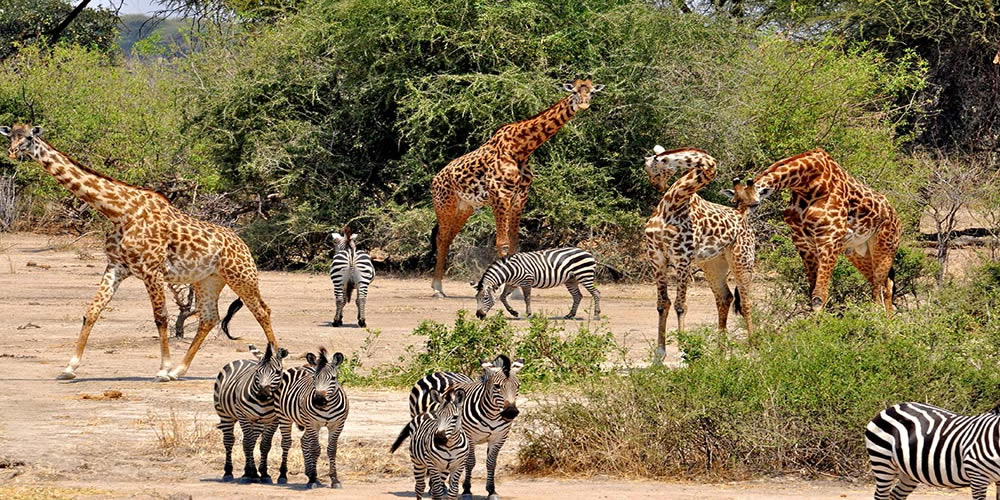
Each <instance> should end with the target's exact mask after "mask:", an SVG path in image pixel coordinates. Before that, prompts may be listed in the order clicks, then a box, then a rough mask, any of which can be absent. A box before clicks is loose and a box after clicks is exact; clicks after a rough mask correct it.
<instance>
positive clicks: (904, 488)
mask: <svg viewBox="0 0 1000 500" xmlns="http://www.w3.org/2000/svg"><path fill="white" fill-rule="evenodd" d="M917 484H918V483H917V482H916V481H915V480H914V479H913V478H911V477H908V476H907V475H905V474H900V475H899V478H898V480H897V481H896V486H895V487H894V488H892V491H891V492H889V498H890V499H892V500H905V499H906V497H908V496H910V493H913V490H915V489H916V488H917ZM985 495H986V492H985V491H984V492H983V496H984V497H985ZM981 498H982V497H981Z"/></svg>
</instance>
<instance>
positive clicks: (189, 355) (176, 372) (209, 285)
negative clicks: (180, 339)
mask: <svg viewBox="0 0 1000 500" xmlns="http://www.w3.org/2000/svg"><path fill="white" fill-rule="evenodd" d="M193 286H194V293H195V296H196V297H197V301H198V309H199V311H198V333H197V334H195V336H194V340H192V341H191V346H190V347H188V350H187V352H186V353H185V354H184V358H183V359H181V363H180V364H179V365H177V367H176V368H174V369H173V370H171V371H170V375H169V377H170V378H171V379H172V380H177V379H178V378H179V377H182V376H184V374H185V373H187V371H188V368H189V367H190V366H191V362H192V361H194V356H195V354H197V353H198V349H200V348H201V344H202V343H203V342H205V338H206V337H208V333H209V332H211V331H212V328H214V327H215V325H216V324H218V323H219V293H220V292H222V288H223V287H225V286H226V283H225V282H224V281H223V280H222V277H221V276H218V275H215V276H210V277H208V278H206V279H204V280H201V281H199V282H198V283H195V284H194V285H193Z"/></svg>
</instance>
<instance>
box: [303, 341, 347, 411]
mask: <svg viewBox="0 0 1000 500" xmlns="http://www.w3.org/2000/svg"><path fill="white" fill-rule="evenodd" d="M306 361H307V362H308V363H309V365H310V366H312V367H313V392H312V402H313V404H314V405H316V406H326V403H328V402H329V401H331V400H332V399H333V396H334V395H335V394H336V393H337V388H338V387H339V386H340V383H339V382H338V381H337V367H339V366H340V364H341V363H343V362H344V355H343V354H341V353H339V352H338V353H334V355H333V356H330V357H327V351H326V348H325V347H320V348H319V356H316V355H315V354H313V353H311V352H310V353H308V354H306Z"/></svg>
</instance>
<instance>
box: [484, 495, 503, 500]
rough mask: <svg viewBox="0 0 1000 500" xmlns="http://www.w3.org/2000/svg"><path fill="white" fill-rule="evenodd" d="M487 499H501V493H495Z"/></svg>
mask: <svg viewBox="0 0 1000 500" xmlns="http://www.w3.org/2000/svg"><path fill="white" fill-rule="evenodd" d="M486 500H500V495H497V494H496V493H493V494H492V495H490V496H488V497H486Z"/></svg>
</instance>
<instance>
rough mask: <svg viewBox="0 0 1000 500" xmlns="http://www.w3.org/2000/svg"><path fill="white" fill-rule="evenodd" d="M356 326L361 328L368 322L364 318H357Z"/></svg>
mask: <svg viewBox="0 0 1000 500" xmlns="http://www.w3.org/2000/svg"><path fill="white" fill-rule="evenodd" d="M358 326H359V327H361V328H364V327H366V326H368V323H367V322H366V321H365V320H363V319H359V320H358Z"/></svg>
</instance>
